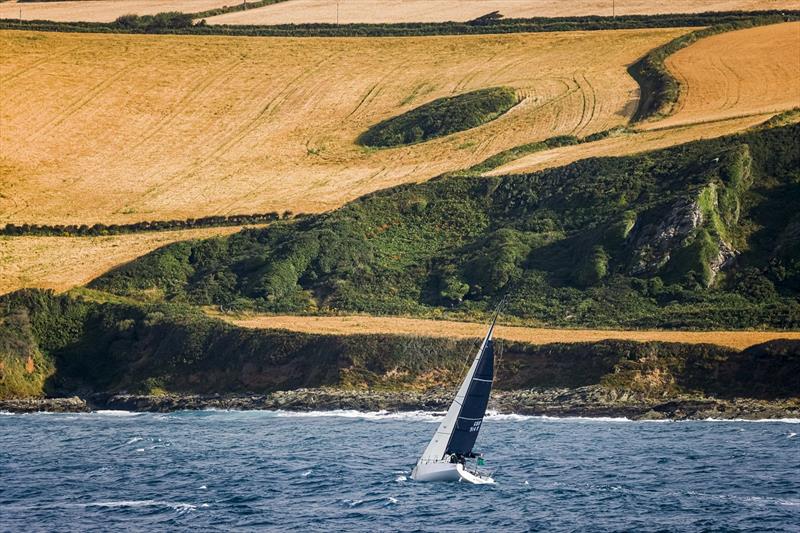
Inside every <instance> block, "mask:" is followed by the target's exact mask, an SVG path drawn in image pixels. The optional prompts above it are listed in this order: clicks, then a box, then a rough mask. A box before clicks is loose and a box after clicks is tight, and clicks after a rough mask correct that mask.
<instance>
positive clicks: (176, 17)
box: [114, 11, 193, 33]
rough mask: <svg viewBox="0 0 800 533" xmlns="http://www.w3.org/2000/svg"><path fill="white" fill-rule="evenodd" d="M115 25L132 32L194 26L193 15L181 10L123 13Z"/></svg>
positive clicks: (150, 31)
mask: <svg viewBox="0 0 800 533" xmlns="http://www.w3.org/2000/svg"><path fill="white" fill-rule="evenodd" d="M114 25H115V26H116V27H118V28H120V29H122V30H126V31H131V32H144V33H154V32H158V31H161V30H166V31H169V30H181V29H185V28H191V27H192V26H193V17H192V15H189V14H186V13H181V12H180V11H168V12H164V13H157V14H155V15H122V16H121V17H119V18H117V20H115V21H114Z"/></svg>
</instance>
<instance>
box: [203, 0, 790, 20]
mask: <svg viewBox="0 0 800 533" xmlns="http://www.w3.org/2000/svg"><path fill="white" fill-rule="evenodd" d="M337 4H338V22H339V23H341V24H347V23H353V22H369V23H381V22H384V23H385V22H444V21H450V20H454V21H465V20H471V19H474V18H476V17H480V16H481V15H485V14H486V13H490V12H492V11H500V13H502V14H503V15H504V16H505V17H507V18H527V17H570V16H585V15H605V16H610V15H612V1H611V0H570V1H569V2H565V1H564V0H338V2H337V0H289V1H288V2H282V3H279V4H273V5H271V6H266V7H261V8H258V9H252V10H248V11H239V12H236V13H228V14H226V15H219V16H217V17H211V18H209V19H208V22H209V24H299V23H303V22H325V23H336V22H337ZM613 4H614V5H613V8H614V12H615V13H616V14H617V15H633V14H637V15H639V14H642V15H651V14H656V13H699V12H703V11H740V10H746V11H755V10H764V9H800V2H798V1H796V0H794V1H786V0H711V1H704V2H698V1H697V0H669V1H667V0H616V1H615V2H613Z"/></svg>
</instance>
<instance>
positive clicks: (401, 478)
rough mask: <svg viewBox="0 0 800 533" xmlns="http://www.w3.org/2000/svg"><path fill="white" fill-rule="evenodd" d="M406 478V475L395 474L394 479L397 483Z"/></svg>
mask: <svg viewBox="0 0 800 533" xmlns="http://www.w3.org/2000/svg"><path fill="white" fill-rule="evenodd" d="M407 479H408V478H407V477H406V476H397V477H396V478H395V479H394V480H395V482H397V483H402V482H403V481H406V480H407Z"/></svg>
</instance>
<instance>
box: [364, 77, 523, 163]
mask: <svg viewBox="0 0 800 533" xmlns="http://www.w3.org/2000/svg"><path fill="white" fill-rule="evenodd" d="M517 102H518V99H517V95H516V93H515V92H514V89H511V88H510V87H492V88H489V89H480V90H477V91H472V92H468V93H464V94H459V95H456V96H449V97H445V98H437V99H436V100H433V101H432V102H428V103H427V104H424V105H421V106H419V107H417V108H415V109H412V110H411V111H407V112H406V113H403V114H402V115H399V116H396V117H392V118H390V119H387V120H384V121H383V122H380V123H378V124H376V125H374V126H372V127H371V128H370V129H368V130H367V131H366V132H364V133H363V134H362V135H361V136H360V137H359V138H358V142H359V143H360V144H363V145H365V146H371V147H378V148H387V147H392V146H402V145H407V144H414V143H418V142H424V141H427V140H429V139H435V138H436V137H443V136H445V135H450V134H451V133H456V132H458V131H464V130H468V129H470V128H475V127H477V126H480V125H481V124H485V123H487V122H489V121H491V120H494V119H496V118H497V117H499V116H500V115H502V114H503V113H505V112H506V111H508V110H509V109H511V108H512V107H513V106H514V105H516V104H517Z"/></svg>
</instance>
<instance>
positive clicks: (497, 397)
mask: <svg viewBox="0 0 800 533" xmlns="http://www.w3.org/2000/svg"><path fill="white" fill-rule="evenodd" d="M451 395H452V391H444V390H441V391H439V390H436V391H427V392H413V391H360V390H339V389H297V390H292V391H279V392H274V393H271V394H251V395H243V394H231V395H173V394H168V395H159V396H147V395H132V394H90V395H86V396H85V397H84V398H80V397H77V396H74V397H70V398H46V399H39V398H34V399H17V400H0V411H6V412H12V413H32V412H42V411H47V412H57V413H80V412H90V411H96V410H125V411H137V412H172V411H181V410H199V409H220V410H256V409H261V410H276V409H281V410H286V411H328V410H335V409H348V410H356V411H390V412H391V411H417V410H421V411H443V410H445V409H447V406H448V405H449V403H450V400H451ZM489 409H491V410H494V411H497V412H498V413H508V414H520V415H538V416H554V417H624V418H629V419H632V420H704V419H709V418H713V419H721V420H732V419H752V420H757V419H781V418H800V398H791V399H786V400H771V401H767V400H757V399H752V398H734V399H719V398H709V397H689V396H679V397H671V398H659V399H653V398H647V397H643V396H641V395H638V394H634V393H631V392H628V391H617V390H614V389H607V388H604V387H601V386H589V387H581V388H576V389H530V390H515V391H495V393H494V394H493V395H492V399H491V401H490V403H489Z"/></svg>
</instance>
